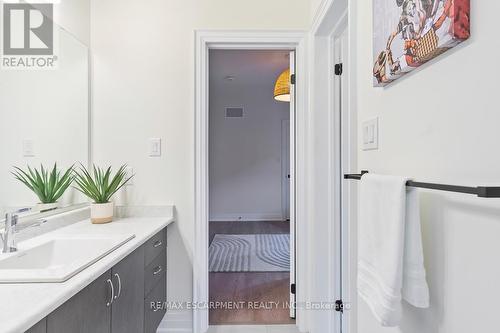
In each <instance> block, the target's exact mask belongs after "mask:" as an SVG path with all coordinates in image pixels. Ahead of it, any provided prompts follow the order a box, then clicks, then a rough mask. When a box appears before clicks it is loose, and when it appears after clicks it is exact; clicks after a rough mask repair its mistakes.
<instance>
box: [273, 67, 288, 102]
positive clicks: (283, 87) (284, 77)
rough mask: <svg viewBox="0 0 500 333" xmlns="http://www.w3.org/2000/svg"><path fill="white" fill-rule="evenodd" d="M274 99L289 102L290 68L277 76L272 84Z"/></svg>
mask: <svg viewBox="0 0 500 333" xmlns="http://www.w3.org/2000/svg"><path fill="white" fill-rule="evenodd" d="M274 99H275V100H277V101H280V102H290V69H287V70H285V71H284V72H283V73H281V74H280V76H278V80H276V84H275V85H274Z"/></svg>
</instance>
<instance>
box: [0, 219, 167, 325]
mask: <svg viewBox="0 0 500 333" xmlns="http://www.w3.org/2000/svg"><path fill="white" fill-rule="evenodd" d="M174 220H175V219H174V217H173V216H170V217H161V218H157V217H155V218H149V217H148V218H146V217H131V218H122V219H118V220H116V221H114V222H112V223H109V224H103V225H95V224H91V223H90V220H85V221H81V222H77V223H75V224H72V225H70V226H67V227H64V228H61V229H58V230H55V231H52V232H50V233H47V234H44V235H42V236H39V237H50V235H51V234H52V235H79V234H96V235H99V234H109V233H116V234H125V233H131V234H135V237H134V238H133V239H131V240H130V241H128V242H127V243H125V244H124V245H122V246H120V247H119V248H118V249H116V250H114V251H113V252H111V253H110V254H108V255H107V256H105V257H104V258H102V259H100V260H99V261H97V262H96V263H94V264H92V265H91V266H89V267H87V268H86V269H84V270H83V271H81V272H80V273H78V274H77V275H75V276H73V277H72V278H70V279H69V280H68V281H65V282H62V283H24V284H0V299H1V300H2V302H1V303H0V327H1V329H0V331H1V332H2V333H20V332H24V331H26V330H28V329H29V328H31V327H32V326H33V325H35V324H36V323H38V322H39V321H40V320H42V319H44V318H45V317H46V316H47V315H49V314H50V313H51V312H53V311H54V310H55V309H57V308H58V307H59V306H61V305H62V304H64V303H65V302H66V301H67V300H69V299H70V298H71V297H73V296H74V295H76V294H77V293H78V292H79V291H81V290H82V289H84V288H85V287H86V286H88V285H89V284H90V283H91V282H93V281H94V280H96V279H97V278H98V277H99V276H101V275H102V274H104V273H105V272H106V271H108V270H109V269H111V268H112V267H113V266H115V265H116V264H117V263H118V262H120V261H121V260H122V259H123V258H125V257H126V256H128V255H129V254H130V253H132V252H133V251H134V250H135V249H137V248H138V247H140V246H141V245H142V244H144V243H145V242H146V241H147V240H148V239H150V238H151V237H152V236H154V235H155V234H156V233H158V232H159V231H160V230H162V229H164V228H165V227H166V226H168V225H169V224H171V223H172V222H174Z"/></svg>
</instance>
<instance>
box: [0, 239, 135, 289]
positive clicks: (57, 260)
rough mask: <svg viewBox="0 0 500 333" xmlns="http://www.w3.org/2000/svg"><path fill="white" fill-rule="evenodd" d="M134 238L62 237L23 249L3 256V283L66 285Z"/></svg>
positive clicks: (0, 267)
mask: <svg viewBox="0 0 500 333" xmlns="http://www.w3.org/2000/svg"><path fill="white" fill-rule="evenodd" d="M134 237H135V235H133V234H127V235H111V236H100V235H78V236H65V235H64V236H62V235H59V236H53V237H51V238H50V239H44V240H41V241H39V242H38V244H37V242H34V243H30V245H29V247H26V248H23V246H21V248H20V249H19V251H18V252H14V253H9V254H0V283H36V282H64V281H66V280H68V279H69V278H71V277H72V276H74V275H75V274H77V273H78V272H80V271H82V270H83V269H85V268H86V267H88V266H90V265H92V264H93V263H95V262H96V261H98V260H99V259H101V258H103V257H104V256H106V255H108V254H109V253H111V252H113V251H114V250H116V249H117V248H118V247H120V246H122V245H123V244H125V243H126V242H128V241H129V240H131V239H132V238H134ZM21 245H22V244H21Z"/></svg>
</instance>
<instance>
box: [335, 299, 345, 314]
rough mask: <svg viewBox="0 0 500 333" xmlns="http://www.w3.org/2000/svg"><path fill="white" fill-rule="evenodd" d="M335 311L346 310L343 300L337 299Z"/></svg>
mask: <svg viewBox="0 0 500 333" xmlns="http://www.w3.org/2000/svg"><path fill="white" fill-rule="evenodd" d="M335 311H337V312H344V302H342V300H340V299H338V300H336V301H335Z"/></svg>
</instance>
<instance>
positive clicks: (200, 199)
mask: <svg viewBox="0 0 500 333" xmlns="http://www.w3.org/2000/svg"><path fill="white" fill-rule="evenodd" d="M195 40H196V53H195V54H196V56H195V82H196V87H195V133H194V134H195V198H194V202H195V243H194V244H195V248H194V253H193V333H205V332H206V331H207V330H208V309H207V307H206V305H207V304H208V300H209V298H208V292H209V278H208V277H209V275H208V245H209V244H208V222H209V210H208V207H209V205H208V200H209V196H208V190H209V187H208V185H209V184H208V181H209V178H208V152H209V149H208V148H209V146H208V134H209V130H208V125H209V123H208V106H209V103H208V96H209V94H208V88H209V84H208V82H209V80H208V53H209V52H208V51H209V50H210V49H240V50H250V49H252V50H255V49H258V50H260V49H261V50H269V49H271V50H278V49H283V50H294V51H295V53H296V66H295V68H296V85H295V88H296V90H297V91H296V102H295V106H296V111H295V114H296V127H295V128H296V133H295V142H296V147H295V154H296V156H295V159H296V163H295V167H296V170H295V197H296V199H295V201H296V203H297V204H296V206H295V209H294V211H295V219H296V224H297V229H296V231H297V235H296V247H297V255H296V262H297V272H296V299H297V302H305V301H306V300H307V299H308V295H307V292H308V287H307V286H308V282H307V276H308V272H307V266H306V264H305V263H306V262H307V258H308V253H307V250H308V246H307V239H308V237H307V234H308V228H307V223H302V221H306V218H307V216H308V212H307V200H306V198H307V167H308V159H307V155H306V153H307V150H306V147H307V146H308V145H309V136H308V131H307V117H308V115H307V106H308V100H307V92H308V89H307V85H308V76H307V44H306V42H307V34H306V33H305V32H302V31H234V30H232V31H222V30H220V31H206V30H203V31H202V30H200V31H196V32H195ZM301 263H304V264H301ZM296 323H297V326H298V328H299V330H301V331H304V330H306V329H307V315H306V310H305V309H301V308H299V309H297V322H296Z"/></svg>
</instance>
